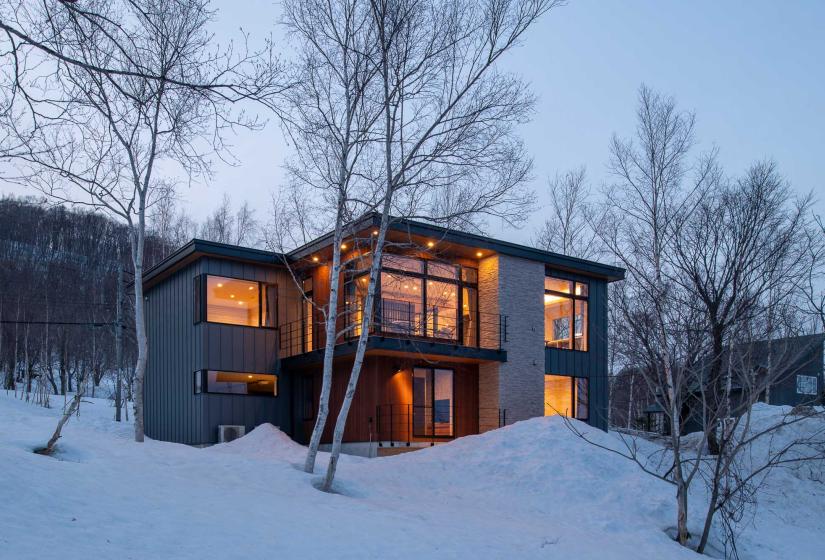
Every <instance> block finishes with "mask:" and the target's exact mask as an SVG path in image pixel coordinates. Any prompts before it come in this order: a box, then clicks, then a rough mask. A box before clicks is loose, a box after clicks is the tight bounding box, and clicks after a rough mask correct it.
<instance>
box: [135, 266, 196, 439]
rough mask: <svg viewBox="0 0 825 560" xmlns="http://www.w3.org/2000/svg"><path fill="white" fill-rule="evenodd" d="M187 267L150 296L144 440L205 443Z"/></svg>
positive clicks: (192, 268) (191, 274) (192, 273)
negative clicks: (197, 393)
mask: <svg viewBox="0 0 825 560" xmlns="http://www.w3.org/2000/svg"><path fill="white" fill-rule="evenodd" d="M196 274H197V263H194V264H192V265H189V266H187V267H186V268H184V269H182V270H180V271H178V272H177V273H176V274H174V275H173V276H171V277H169V278H168V279H167V280H166V281H165V282H163V283H162V284H159V285H158V286H156V287H154V288H152V289H151V290H150V291H149V292H148V293H147V295H146V330H147V336H148V343H149V355H148V363H147V367H146V379H145V386H144V400H145V423H146V435H147V436H149V437H151V438H153V439H160V440H165V441H176V442H180V443H188V444H198V443H203V434H202V425H203V407H202V405H201V403H200V402H199V401H197V400H196V399H195V398H194V396H195V395H194V394H193V375H192V374H193V372H194V371H195V368H196V366H195V364H196V362H197V361H198V360H197V356H198V355H199V353H200V352H201V351H202V344H201V339H200V337H199V336H198V329H197V328H196V326H194V325H193V324H192V316H193V309H192V305H193V294H192V278H193V277H194V276H195V275H196Z"/></svg>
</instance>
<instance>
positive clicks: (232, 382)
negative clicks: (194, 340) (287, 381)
mask: <svg viewBox="0 0 825 560" xmlns="http://www.w3.org/2000/svg"><path fill="white" fill-rule="evenodd" d="M202 387H203V385H202V383H201V382H199V380H198V381H196V383H195V391H196V392H201V390H202ZM206 392H207V393H223V394H229V395H258V396H266V397H277V396H278V376H277V375H272V374H268V373H243V372H236V371H216V370H208V371H206Z"/></svg>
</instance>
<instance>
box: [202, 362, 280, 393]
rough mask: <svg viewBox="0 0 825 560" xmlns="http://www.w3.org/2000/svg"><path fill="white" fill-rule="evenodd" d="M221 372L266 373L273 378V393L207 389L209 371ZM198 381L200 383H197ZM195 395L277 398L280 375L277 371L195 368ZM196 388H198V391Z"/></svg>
mask: <svg viewBox="0 0 825 560" xmlns="http://www.w3.org/2000/svg"><path fill="white" fill-rule="evenodd" d="M210 371H215V372H223V373H239V374H242V375H268V376H271V377H274V378H275V394H274V395H272V394H263V393H261V394H254V395H253V394H249V393H246V394H244V393H224V392H222V391H210V390H209V372H210ZM198 381H200V383H198ZM193 389H194V390H195V394H196V395H226V396H229V397H261V398H264V399H277V398H278V397H280V396H281V387H280V376H279V375H278V374H277V373H263V372H259V371H237V370H231V369H210V368H206V369H199V370H195V375H194V387H193ZM198 389H200V390H199V391H198Z"/></svg>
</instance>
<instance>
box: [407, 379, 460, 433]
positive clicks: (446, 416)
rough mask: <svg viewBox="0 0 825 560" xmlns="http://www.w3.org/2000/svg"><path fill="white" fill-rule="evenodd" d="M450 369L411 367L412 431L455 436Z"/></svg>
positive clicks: (453, 398) (452, 385)
mask: <svg viewBox="0 0 825 560" xmlns="http://www.w3.org/2000/svg"><path fill="white" fill-rule="evenodd" d="M453 378H454V375H453V370H451V369H441V368H415V369H413V435H414V436H415V437H444V438H450V437H454V436H455V406H454V402H455V396H454V391H453V389H454V384H453Z"/></svg>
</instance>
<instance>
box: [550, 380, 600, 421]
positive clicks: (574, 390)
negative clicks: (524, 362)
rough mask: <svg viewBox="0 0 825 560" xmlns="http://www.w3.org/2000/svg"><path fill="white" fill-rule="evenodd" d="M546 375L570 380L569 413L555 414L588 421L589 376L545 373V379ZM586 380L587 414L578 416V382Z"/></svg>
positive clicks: (589, 405) (589, 403) (590, 406)
mask: <svg viewBox="0 0 825 560" xmlns="http://www.w3.org/2000/svg"><path fill="white" fill-rule="evenodd" d="M548 375H551V376H553V377H564V378H567V379H569V380H570V415H569V416H567V415H564V414H557V416H564V417H565V418H570V419H572V420H579V421H581V422H587V423H588V424H589V423H590V409H591V408H592V405H591V401H590V377H588V376H583V375H565V374H563V373H545V374H544V376H545V379H546V378H547V376H548ZM581 380H585V381H586V385H587V416H585V417H583V418H579V398H578V397H579V382H580V381H581Z"/></svg>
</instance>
